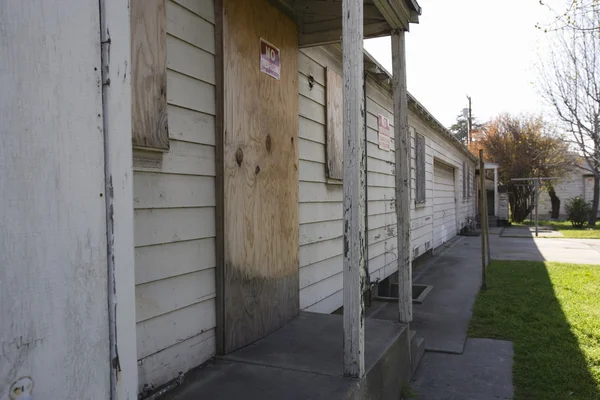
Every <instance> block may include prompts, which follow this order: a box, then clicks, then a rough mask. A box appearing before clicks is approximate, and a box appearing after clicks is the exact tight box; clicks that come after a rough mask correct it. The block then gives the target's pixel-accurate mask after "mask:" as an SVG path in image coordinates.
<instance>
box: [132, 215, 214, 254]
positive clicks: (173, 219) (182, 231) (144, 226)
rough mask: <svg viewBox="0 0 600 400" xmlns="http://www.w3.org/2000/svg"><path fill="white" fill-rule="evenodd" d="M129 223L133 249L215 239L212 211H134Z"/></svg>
mask: <svg viewBox="0 0 600 400" xmlns="http://www.w3.org/2000/svg"><path fill="white" fill-rule="evenodd" d="M133 221H134V238H135V245H136V246H150V245H155V244H161V243H172V242H179V241H182V240H194V239H203V238H208V237H214V236H215V209H214V207H203V208H179V209H178V208H170V209H154V210H135V211H134V220H133Z"/></svg>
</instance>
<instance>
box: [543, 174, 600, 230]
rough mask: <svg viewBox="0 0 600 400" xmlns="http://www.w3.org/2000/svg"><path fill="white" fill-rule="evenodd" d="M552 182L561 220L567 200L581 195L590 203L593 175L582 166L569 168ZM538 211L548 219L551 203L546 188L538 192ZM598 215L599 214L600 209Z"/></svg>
mask: <svg viewBox="0 0 600 400" xmlns="http://www.w3.org/2000/svg"><path fill="white" fill-rule="evenodd" d="M581 165H583V163H581ZM552 184H553V186H554V191H555V192H556V196H557V197H558V198H559V200H560V213H559V219H561V220H563V219H566V217H567V209H566V204H567V200H569V199H572V198H574V197H581V198H582V199H584V200H585V201H587V202H590V203H591V202H592V200H593V198H594V176H593V175H592V174H590V173H589V172H587V171H585V170H584V169H582V168H579V167H573V168H571V169H570V170H569V172H568V174H567V175H566V176H565V177H564V178H561V179H557V180H555V181H552ZM538 213H539V217H540V218H544V219H549V218H550V216H551V214H552V203H551V201H550V195H549V194H548V190H547V189H546V188H544V189H542V191H541V192H540V197H539V210H538ZM598 215H599V216H600V210H599V211H598Z"/></svg>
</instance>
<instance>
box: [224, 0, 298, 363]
mask: <svg viewBox="0 0 600 400" xmlns="http://www.w3.org/2000/svg"><path fill="white" fill-rule="evenodd" d="M223 22H224V26H223V64H224V86H225V87H224V122H223V123H224V132H223V134H224V137H223V162H224V165H223V190H224V209H223V211H224V212H223V218H224V221H223V222H224V223H223V230H224V238H223V240H224V254H223V263H224V273H223V286H222V287H223V291H224V294H223V307H224V310H223V325H224V326H223V334H224V337H223V340H224V351H225V353H228V352H231V351H233V350H235V349H237V348H240V347H242V346H244V345H246V344H248V343H252V342H253V341H255V340H257V339H259V338H261V337H263V336H265V335H266V334H268V333H270V332H272V331H274V330H275V329H277V328H279V327H281V326H282V325H284V324H285V323H287V322H288V321H289V320H290V319H292V318H293V317H295V316H296V315H297V314H298V311H299V301H298V296H299V295H298V291H299V283H298V282H299V281H298V279H299V278H298V60H297V57H298V41H297V29H296V25H295V24H294V22H293V21H291V20H290V19H289V18H287V17H286V16H285V15H283V14H282V13H281V12H279V11H278V10H277V9H275V8H274V7H273V6H272V5H270V4H269V3H268V2H267V0H257V1H247V0H223ZM261 38H263V39H264V40H266V41H268V42H269V43H271V44H272V45H273V46H275V47H278V48H279V49H280V55H281V72H280V79H279V80H278V79H275V78H273V77H272V76H269V75H267V74H265V73H263V72H261V71H260V50H261V45H260V39H261Z"/></svg>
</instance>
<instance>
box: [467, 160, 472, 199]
mask: <svg viewBox="0 0 600 400" xmlns="http://www.w3.org/2000/svg"><path fill="white" fill-rule="evenodd" d="M472 174H473V170H472V168H471V167H467V197H472V196H473V188H472V183H473V180H472V178H471V176H472Z"/></svg>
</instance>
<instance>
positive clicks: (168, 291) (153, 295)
mask: <svg viewBox="0 0 600 400" xmlns="http://www.w3.org/2000/svg"><path fill="white" fill-rule="evenodd" d="M215 288H216V286H215V268H210V269H205V270H203V271H198V272H192V273H191V274H186V275H179V276H176V277H172V278H168V279H162V280H160V281H154V282H150V283H144V284H142V285H138V286H136V288H135V309H136V310H135V312H136V314H135V316H136V321H137V322H141V321H145V320H148V319H150V318H155V317H157V316H159V315H162V314H166V313H169V312H171V311H175V310H179V309H180V308H184V307H188V306H191V305H192V304H196V303H199V302H201V301H204V300H208V299H209V298H212V297H214V296H215Z"/></svg>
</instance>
